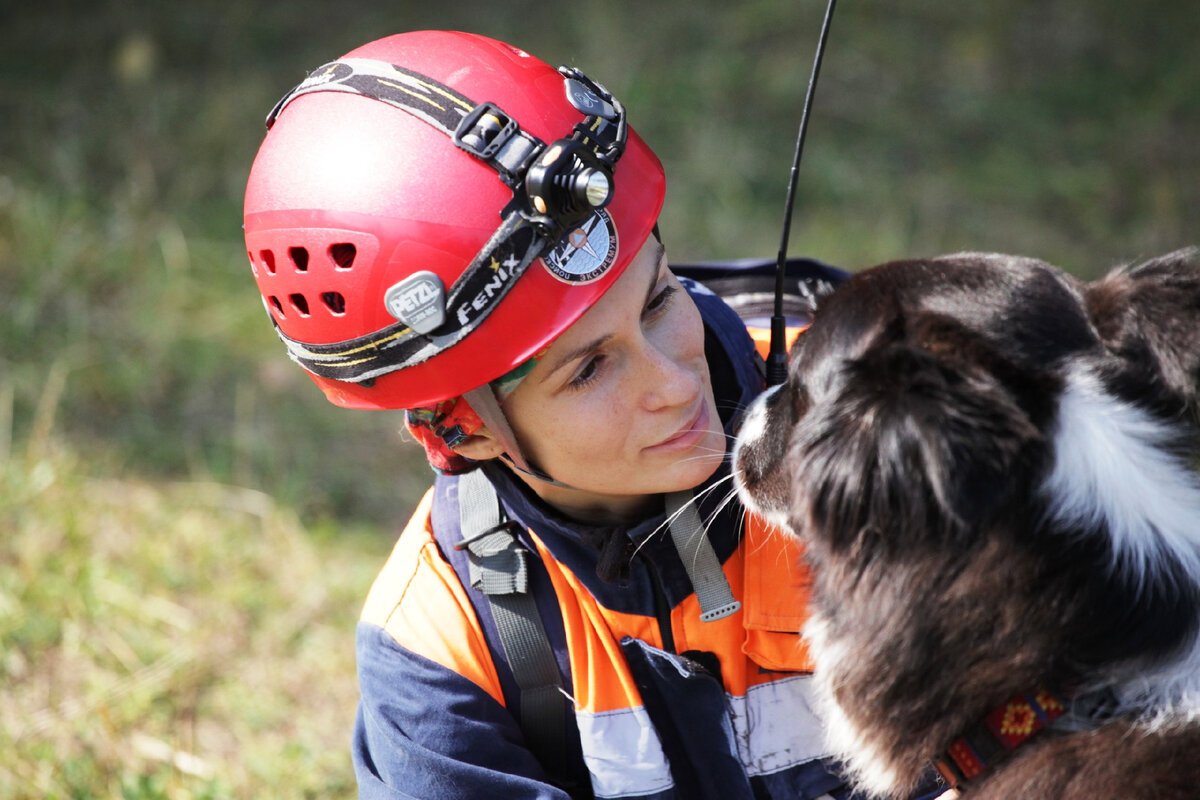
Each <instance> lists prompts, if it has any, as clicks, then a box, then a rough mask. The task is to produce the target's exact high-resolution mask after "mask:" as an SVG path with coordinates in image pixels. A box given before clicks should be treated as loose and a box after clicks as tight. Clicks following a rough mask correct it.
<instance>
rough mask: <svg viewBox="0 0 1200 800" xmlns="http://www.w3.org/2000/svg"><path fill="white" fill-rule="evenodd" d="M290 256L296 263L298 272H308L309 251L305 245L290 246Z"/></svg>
mask: <svg viewBox="0 0 1200 800" xmlns="http://www.w3.org/2000/svg"><path fill="white" fill-rule="evenodd" d="M288 256H289V257H290V258H291V259H292V263H293V264H295V265H296V271H297V272H308V251H307V250H305V249H304V248H303V247H289V248H288Z"/></svg>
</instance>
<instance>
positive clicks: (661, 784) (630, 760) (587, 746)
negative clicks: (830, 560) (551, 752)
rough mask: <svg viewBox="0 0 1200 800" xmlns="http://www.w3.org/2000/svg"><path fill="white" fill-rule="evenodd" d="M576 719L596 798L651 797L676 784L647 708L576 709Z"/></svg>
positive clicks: (584, 758)
mask: <svg viewBox="0 0 1200 800" xmlns="http://www.w3.org/2000/svg"><path fill="white" fill-rule="evenodd" d="M575 719H576V721H577V722H578V723H579V738H580V739H581V741H582V742H583V760H584V762H585V763H586V764H587V768H588V772H590V773H591V775H592V792H593V793H594V794H595V795H596V797H628V796H637V795H644V794H651V793H653V792H661V791H664V790H666V789H670V788H671V787H672V786H674V785H675V784H674V781H672V780H671V770H670V768H669V767H668V765H667V757H666V756H665V755H663V751H662V744H661V743H660V742H659V741H658V733H657V732H656V731H655V730H654V726H653V725H652V724H651V723H650V717H649V715H648V714H646V709H644V708H642V707H640V706H638V707H637V708H625V709H620V710H618V711H606V712H603V713H599V714H596V713H592V712H588V711H578V710H577V711H576V712H575Z"/></svg>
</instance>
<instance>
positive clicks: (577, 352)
mask: <svg viewBox="0 0 1200 800" xmlns="http://www.w3.org/2000/svg"><path fill="white" fill-rule="evenodd" d="M666 255H667V248H666V246H665V245H664V244H663V243H662V242H658V247H657V250H656V251H655V254H654V262H655V268H654V270H653V271H652V272H651V273H650V286H649V287H647V289H646V302H649V301H650V298H651V296H653V294H654V287H656V286H657V285H658V280H659V278H660V277H661V275H662V270H663V266H664V260H665V258H666ZM611 338H612V334H606V335H604V336H600V337H598V338H596V339H593V340H592V341H590V342H588V343H587V344H583V345H580V346H579V347H576V348H575V349H574V350H571V351H570V352H568V353H564V354H563V355H562V357H561V358H558V359H556V360H555V361H554V363H553V364H551V365H550V370H549V371H548V372H547V373H546V377H547V378H549V377H550V376H551V375H553V374H554V373H555V372H558V371H559V370H560V369H562V368H563V367H564V366H566V365H567V364H569V363H571V362H572V361H574V360H575V359H577V358H579V357H581V356H585V355H587V354H588V353H592V352H595V351H596V350H599V349H600V348H601V347H603V346H604V344H605V342H607V341H608V340H609V339H611Z"/></svg>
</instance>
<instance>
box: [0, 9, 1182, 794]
mask: <svg viewBox="0 0 1200 800" xmlns="http://www.w3.org/2000/svg"><path fill="white" fill-rule="evenodd" d="M823 11H824V6H823V4H822V3H819V2H813V1H812V0H805V2H793V3H781V2H778V0H745V1H744V2H739V3H728V2H718V1H717V0H686V2H685V1H684V0H659V1H658V2H654V3H646V2H635V0H581V2H577V3H574V4H561V3H534V2H530V1H529V0H511V1H510V2H503V3H500V2H483V1H482V0H460V2H458V3H446V4H436V3H427V2H416V1H415V0H399V1H397V2H390V3H388V2H378V1H377V0H376V1H373V2H366V1H365V0H339V2H337V3H326V2H315V1H314V0H287V2H284V1H283V0H267V1H265V2H250V1H248V0H241V1H240V2H235V1H234V0H193V1H192V2H189V3H158V2H149V0H121V2H117V1H116V0H107V1H99V2H88V3H83V2H62V1H61V0H58V1H56V0H47V1H46V2H42V3H38V4H22V5H20V6H17V5H16V4H5V6H4V10H0V796H3V797H6V798H7V797H14V798H24V797H29V798H33V797H39V798H40V797H127V798H158V797H170V798H193V797H194V798H224V797H268V796H270V797H275V796H278V797H294V796H298V797H349V796H353V793H354V792H353V777H352V775H351V774H350V769H349V758H348V755H347V752H346V750H347V748H346V742H347V737H348V729H349V726H350V723H351V720H352V718H353V706H354V699H355V687H354V678H353V652H352V647H353V643H352V635H353V622H354V619H355V617H356V615H357V609H358V604H359V603H360V602H361V599H362V597H363V596H364V593H365V590H366V588H367V585H368V584H369V581H370V579H371V577H372V575H373V572H374V570H375V569H376V568H377V567H378V566H379V564H380V563H381V560H382V558H383V557H384V555H385V554H386V552H387V550H388V548H389V547H390V541H391V538H392V536H394V534H395V532H396V530H397V528H398V526H399V525H400V524H401V523H402V522H403V520H404V519H405V518H406V517H407V515H408V513H409V511H410V509H411V507H412V505H413V503H414V502H415V500H416V498H417V497H418V496H419V494H420V493H421V491H422V490H423V488H424V486H425V484H426V483H427V482H428V475H429V474H428V471H427V468H426V467H425V466H424V464H423V462H422V461H421V460H420V458H419V454H418V452H417V451H416V449H415V446H414V445H412V444H411V443H406V442H404V441H403V440H402V438H401V437H400V435H399V433H398V429H399V428H400V426H401V420H400V418H399V416H398V415H391V414H383V413H368V412H349V411H343V410H339V409H334V408H332V407H331V406H327V405H326V404H325V402H324V400H323V399H322V398H321V397H320V395H319V393H318V392H317V391H316V389H315V387H313V386H312V385H311V383H309V382H308V380H307V379H306V378H305V377H304V376H303V375H302V374H301V373H300V371H299V370H298V368H296V367H294V366H293V365H292V364H291V363H290V362H288V361H287V359H286V358H285V357H284V355H283V352H282V349H281V347H280V346H279V344H278V341H277V340H275V338H274V334H273V333H272V332H271V329H270V325H269V324H268V322H267V320H266V318H265V315H264V313H263V311H262V309H261V305H260V302H259V300H258V297H257V294H256V292H255V290H254V286H253V282H252V279H251V277H250V273H249V269H248V265H247V263H246V255H245V252H244V249H243V245H242V242H241V231H240V225H241V219H240V214H241V193H242V188H243V185H244V180H245V177H246V173H247V171H248V169H249V165H250V162H251V161H252V159H253V157H254V153H255V151H256V149H257V146H258V143H259V142H260V141H261V137H262V134H263V127H262V120H263V117H264V116H265V114H266V112H267V110H268V109H269V108H270V107H271V105H272V104H273V103H274V102H275V100H276V99H278V97H279V96H280V95H281V94H282V93H283V92H284V91H285V90H287V89H288V88H290V87H291V86H292V85H293V84H295V83H297V82H298V81H299V80H301V79H302V78H303V77H304V75H305V73H306V71H307V70H309V69H311V68H313V67H315V66H317V65H319V64H321V63H323V62H324V61H327V60H329V59H330V58H332V57H335V56H337V55H339V54H341V53H343V52H345V51H347V50H349V49H351V48H352V47H354V46H356V45H358V44H360V43H362V42H364V41H367V40H370V39H373V38H376V37H378V36H382V35H385V34H387V33H392V32H397V31H401V30H409V29H418V28H453V29H463V30H472V31H476V32H480V33H485V34H489V35H492V36H496V37H498V38H501V39H505V40H508V41H511V42H512V43H514V44H517V45H519V46H522V47H524V48H526V49H528V50H530V51H531V52H533V53H535V54H536V55H539V56H540V57H542V58H544V59H545V60H547V61H550V62H552V63H570V64H574V65H577V66H579V67H582V68H584V69H585V70H586V71H587V72H588V73H589V74H591V75H594V76H595V77H596V78H597V79H599V80H600V81H602V82H603V83H605V84H606V85H607V86H608V87H609V88H610V89H612V90H613V91H614V93H616V94H617V95H618V96H619V97H621V98H622V100H623V101H624V102H625V104H626V106H627V108H628V109H629V111H630V114H631V119H632V121H633V124H634V126H635V127H636V128H638V130H639V132H640V133H641V134H642V136H643V137H644V138H645V139H647V141H648V142H649V143H650V145H651V146H652V147H654V148H655V149H656V151H657V152H658V153H659V155H660V157H661V158H662V160H663V162H664V163H665V165H666V167H667V172H668V176H669V179H670V190H669V195H668V206H667V210H666V211H665V213H664V216H663V219H662V228H663V231H664V234H665V236H666V238H667V241H668V243H669V245H670V248H671V251H672V255H673V257H674V258H675V259H677V260H700V259H709V258H728V257H741V256H766V257H773V256H774V254H775V252H776V250H777V248H778V236H779V225H780V222H781V218H782V210H783V201H784V194H785V189H786V181H787V174H788V167H789V165H790V160H791V155H792V148H793V146H794V142H795V128H796V124H797V123H798V121H799V107H800V100H801V98H802V97H803V93H804V88H805V85H806V83H807V78H808V71H809V68H810V66H811V62H812V54H813V47H814V44H815V41H816V34H817V31H818V27H819V23H820V19H821V16H822V14H823ZM1198 33H1200V22H1197V20H1196V17H1195V14H1194V9H1193V8H1192V7H1191V6H1190V5H1189V4H1186V3H1178V2H1174V0H1144V2H1141V3H1127V2H1118V0H1041V2H1034V1H1033V0H993V1H992V2H989V3H963V2H952V1H951V0H934V1H933V2H930V0H891V2H884V0H843V2H842V3H841V4H840V6H839V8H838V11H837V16H836V18H835V20H834V24H833V32H832V36H831V40H830V45H829V51H828V54H827V57H826V61H825V65H824V69H823V73H822V79H821V85H820V90H819V93H818V96H817V103H816V108H815V113H814V116H813V119H812V121H811V124H810V131H809V141H808V144H807V147H806V152H805V157H804V164H803V166H802V168H801V173H800V185H799V194H798V197H797V204H796V215H795V227H794V229H793V233H792V238H791V241H792V247H791V252H792V253H793V254H795V255H810V256H814V257H818V258H821V259H824V260H826V261H829V262H831V263H834V264H837V265H840V266H844V267H847V268H850V269H857V268H860V267H863V266H868V265H870V264H872V263H875V262H878V261H882V260H886V259H890V258H893V257H899V256H909V255H928V254H935V253H939V252H946V251H954V250H961V249H973V250H999V251H1008V252H1019V253H1023V254H1027V255H1032V256H1038V257H1041V258H1044V259H1046V260H1048V261H1051V262H1054V263H1056V264H1059V265H1061V266H1063V267H1065V268H1066V269H1068V270H1070V271H1072V272H1074V273H1076V274H1079V275H1081V276H1084V277H1090V276H1094V275H1097V274H1099V273H1100V272H1102V271H1104V270H1105V269H1107V268H1108V267H1110V266H1113V265H1115V264H1117V263H1121V262H1124V261H1128V260H1135V259H1137V258H1139V257H1143V256H1149V255H1154V254H1157V253H1160V252H1163V251H1166V250H1170V249H1174V248H1176V247H1180V246H1183V245H1186V244H1191V243H1198V242H1200V224H1198V221H1200V214H1198V211H1197V209H1198V208H1200V146H1198V144H1197V143H1198V142H1200V59H1197V58H1196V57H1195V42H1196V40H1197V34H1198Z"/></svg>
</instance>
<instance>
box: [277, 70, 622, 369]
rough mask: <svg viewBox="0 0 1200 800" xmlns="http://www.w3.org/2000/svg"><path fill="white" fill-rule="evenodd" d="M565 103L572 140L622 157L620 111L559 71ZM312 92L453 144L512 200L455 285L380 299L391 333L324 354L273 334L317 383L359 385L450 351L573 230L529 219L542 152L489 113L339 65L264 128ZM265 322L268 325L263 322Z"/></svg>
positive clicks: (603, 93) (402, 288) (582, 80)
mask: <svg viewBox="0 0 1200 800" xmlns="http://www.w3.org/2000/svg"><path fill="white" fill-rule="evenodd" d="M560 72H561V74H562V75H563V77H564V80H565V85H566V86H565V88H566V93H567V97H568V99H569V100H570V102H571V103H572V104H573V105H574V106H575V107H576V108H577V109H579V110H580V111H581V113H583V114H585V118H584V119H583V120H582V121H581V122H579V123H577V124H576V125H575V128H574V131H573V133H572V140H573V141H576V142H579V143H581V144H583V145H584V146H585V148H586V150H587V151H588V152H591V153H592V154H594V156H595V158H596V159H597V160H598V161H600V162H602V163H603V164H605V165H607V167H609V168H611V167H612V165H613V164H614V163H615V162H616V161H617V159H619V158H620V156H621V154H622V152H623V151H624V148H625V141H626V136H627V128H626V124H625V112H624V108H623V107H622V106H621V104H620V103H619V102H617V101H616V100H615V99H614V98H613V97H612V95H611V94H609V93H608V92H607V90H605V89H604V88H603V87H601V86H600V85H599V84H596V83H595V82H593V81H591V80H588V79H587V78H586V77H585V76H583V74H582V73H580V72H579V71H578V70H575V69H572V68H566V67H564V68H563V69H561V70H560ZM311 92H346V93H350V94H357V95H361V96H363V97H369V98H371V99H374V100H379V101H380V102H384V103H387V104H388V105H391V106H394V107H395V108H398V109H401V110H403V111H406V112H408V113H409V114H412V115H413V116H415V117H417V118H418V119H420V120H422V121H424V122H426V123H428V124H429V125H431V126H433V127H434V128H437V129H438V130H440V131H442V132H443V133H445V134H446V135H447V136H449V137H450V139H451V140H452V141H453V142H454V144H455V145H456V146H457V147H459V148H460V149H462V150H465V151H466V152H468V153H470V154H471V155H473V156H474V157H476V158H478V159H480V160H481V161H483V162H485V163H486V164H488V165H489V166H491V167H492V168H493V169H495V170H496V171H497V173H498V174H499V177H500V179H501V180H502V181H503V182H504V183H505V184H506V185H507V186H509V187H510V188H511V189H512V190H513V200H512V202H510V203H509V204H508V205H507V206H506V207H505V208H504V209H503V210H501V212H500V213H501V218H502V222H501V223H500V226H499V227H498V228H497V230H496V232H495V233H494V234H493V235H492V237H491V238H490V239H489V240H488V242H487V244H485V245H484V247H483V248H482V249H481V250H480V251H479V253H478V254H477V255H476V256H475V258H474V259H473V260H472V262H471V264H470V266H468V268H467V269H466V270H465V271H464V272H463V274H462V275H461V276H459V278H458V280H456V281H455V282H454V285H453V286H452V287H451V288H450V291H449V292H446V291H445V288H444V286H443V285H442V283H441V280H440V278H438V276H437V275H435V274H434V273H432V272H428V271H422V272H417V273H414V274H412V275H410V276H409V277H408V278H406V279H405V280H404V281H402V282H401V283H399V284H397V285H395V286H393V287H392V288H391V289H390V290H389V296H388V298H387V301H388V305H389V310H392V311H393V312H394V313H395V316H397V318H398V319H399V320H400V322H398V323H397V324H396V325H392V326H389V327H387V328H384V329H382V330H378V331H374V332H372V333H370V334H367V335H366V336H362V337H359V338H357V339H352V340H348V341H343V342H335V343H332V344H306V343H303V342H299V341H296V340H294V339H291V338H289V337H288V336H286V335H285V334H284V333H283V331H282V330H280V329H279V326H278V324H276V326H275V330H276V333H278V334H279V338H280V339H281V340H282V341H283V342H284V344H285V345H286V346H287V349H288V354H289V355H290V356H291V358H292V359H293V360H294V361H296V362H297V363H299V364H300V365H301V366H302V367H304V368H305V369H306V370H308V371H309V372H311V373H313V374H314V375H317V376H319V377H322V378H330V379H333V380H340V381H348V382H351V383H363V382H366V381H370V380H372V379H374V378H376V377H378V376H380V375H383V374H386V373H389V372H393V371H395V370H399V369H404V368H406V367H411V366H414V365H416V364H420V363H421V362H423V361H426V360H428V359H429V358H432V357H433V356H435V355H437V354H438V353H441V352H442V351H444V350H446V349H447V348H449V347H451V346H453V345H454V344H457V343H458V342H459V341H461V340H462V339H463V338H464V337H465V336H467V335H468V334H469V333H471V331H473V330H474V329H475V328H477V327H478V326H479V324H480V323H482V322H483V320H484V319H486V317H487V316H488V314H490V313H491V311H492V310H493V309H494V308H495V307H496V305H497V304H498V303H499V302H500V300H502V299H503V298H504V296H505V295H506V294H507V293H508V291H509V289H511V288H512V286H513V284H514V283H515V282H516V280H517V279H518V278H519V277H520V276H521V275H522V274H524V272H525V269H526V268H527V267H528V266H529V265H530V264H531V263H532V262H533V260H534V259H535V258H537V257H538V256H539V255H541V254H542V252H543V251H544V250H545V249H546V248H547V247H549V246H552V245H553V244H555V243H556V242H557V241H558V240H559V239H561V238H562V236H563V235H564V234H565V233H566V232H567V230H569V229H570V226H571V225H573V224H575V223H576V222H577V215H576V217H571V218H566V217H565V215H566V214H567V210H565V209H564V210H561V214H562V215H564V216H560V209H556V208H546V209H538V210H537V211H535V210H534V209H532V208H531V207H530V205H529V202H528V199H527V198H526V197H525V196H524V186H523V184H524V177H525V174H526V173H527V172H528V171H529V168H530V166H531V164H533V162H534V161H535V160H536V159H537V158H538V157H539V156H541V154H542V153H543V152H545V151H546V150H547V148H546V144H545V143H544V142H542V141H541V140H540V139H538V138H537V137H536V136H532V135H530V134H528V133H526V132H524V131H522V130H521V129H520V126H519V125H518V124H517V122H516V120H514V119H513V118H512V117H510V116H509V115H507V114H506V113H504V112H503V111H502V110H501V109H500V108H498V107H497V106H495V105H494V104H492V103H474V102H472V101H471V100H470V99H468V98H467V97H465V96H463V95H462V94H460V93H458V92H456V91H454V90H453V89H451V88H450V87H448V86H445V85H444V84H441V83H439V82H437V81H435V80H433V79H431V78H428V77H426V76H424V75H421V74H419V73H416V72H413V71H411V70H407V69H404V68H403V67H398V66H396V65H394V64H389V63H387V62H383V61H376V60H373V59H359V58H348V59H343V60H340V61H334V62H331V63H329V64H326V65H324V66H322V67H320V68H318V69H316V70H314V71H313V73H312V74H310V75H309V76H308V78H306V79H305V80H304V81H303V82H301V83H300V84H299V85H298V86H296V87H295V88H294V89H292V90H291V91H290V92H288V93H287V94H286V95H285V96H284V97H283V99H281V100H280V101H279V102H278V103H276V105H275V107H274V108H273V109H272V110H271V113H270V114H268V115H267V120H266V123H267V128H270V127H271V126H272V125H274V123H275V120H276V119H277V118H278V117H279V115H280V113H282V111H283V110H284V108H286V107H287V105H288V104H289V103H291V102H292V101H293V100H295V99H296V98H297V97H300V96H301V95H305V94H309V93H311ZM271 319H272V321H273V322H274V317H271Z"/></svg>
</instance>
